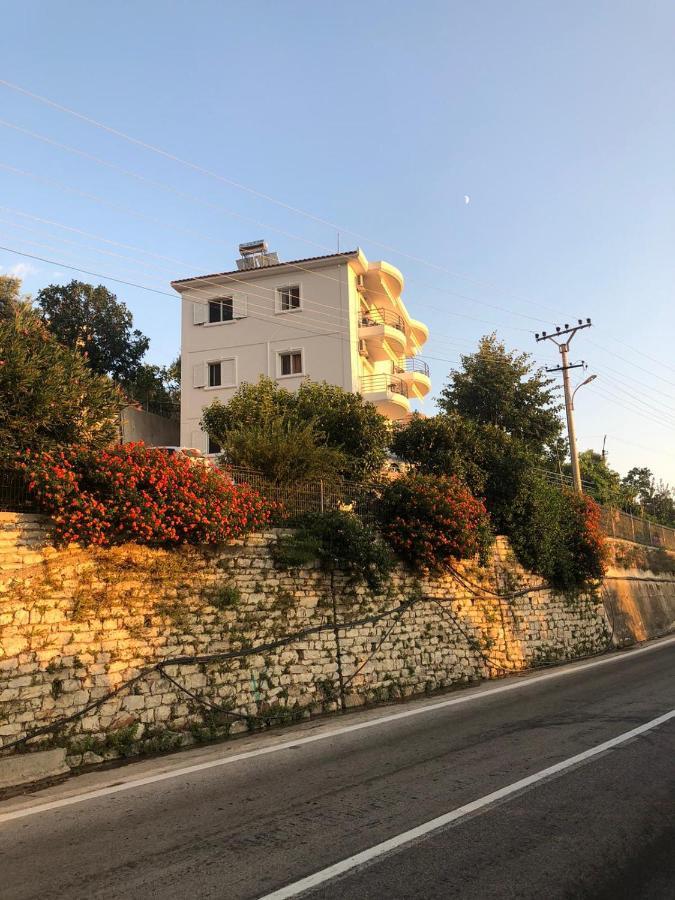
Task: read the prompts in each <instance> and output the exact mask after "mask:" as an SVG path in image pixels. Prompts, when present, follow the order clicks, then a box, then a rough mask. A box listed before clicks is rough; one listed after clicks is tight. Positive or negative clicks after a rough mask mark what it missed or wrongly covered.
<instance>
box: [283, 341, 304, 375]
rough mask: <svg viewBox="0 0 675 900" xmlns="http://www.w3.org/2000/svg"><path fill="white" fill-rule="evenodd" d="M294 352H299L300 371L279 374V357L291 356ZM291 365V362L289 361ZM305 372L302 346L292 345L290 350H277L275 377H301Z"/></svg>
mask: <svg viewBox="0 0 675 900" xmlns="http://www.w3.org/2000/svg"><path fill="white" fill-rule="evenodd" d="M294 353H299V354H300V366H301V368H300V371H299V372H290V373H289V374H288V375H282V374H281V357H282V356H292V355H293V354H294ZM291 365H292V363H291ZM305 374H306V372H305V351H304V350H303V349H302V347H294V348H293V349H291V350H277V378H302V377H304V375H305Z"/></svg>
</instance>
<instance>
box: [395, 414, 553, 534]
mask: <svg viewBox="0 0 675 900" xmlns="http://www.w3.org/2000/svg"><path fill="white" fill-rule="evenodd" d="M392 450H393V452H394V453H395V454H396V455H397V456H398V457H399V458H400V459H402V460H404V461H405V462H407V463H409V464H410V465H412V466H413V468H415V469H417V470H418V471H419V472H422V473H424V474H427V475H442V476H448V475H455V476H456V477H458V478H460V479H461V480H462V481H463V482H464V483H465V484H466V485H467V486H468V487H469V489H470V490H471V492H472V493H473V494H475V496H476V497H482V498H484V499H485V504H486V506H487V508H488V511H489V512H490V515H491V516H492V519H493V522H494V524H495V527H496V528H497V529H503V528H504V527H505V523H506V521H507V520H508V514H509V510H510V508H511V505H512V503H513V501H514V498H515V496H516V494H517V493H518V491H519V490H520V485H521V480H522V479H523V477H525V475H526V474H527V473H528V472H529V471H530V470H531V469H532V468H533V467H535V466H536V465H537V461H538V457H537V456H536V454H534V453H533V451H532V450H531V448H530V447H529V446H528V445H527V444H525V443H523V442H522V441H520V440H518V439H517V438H514V437H512V436H511V435H509V434H507V433H506V432H505V431H503V430H502V429H501V428H498V427H496V426H494V425H486V424H481V423H478V422H473V421H470V420H469V419H466V418H463V417H462V416H460V415H458V414H457V413H442V414H440V415H438V416H433V417H431V418H428V419H424V418H422V417H420V416H413V417H412V419H411V420H410V422H409V423H408V424H407V425H405V426H402V427H400V426H399V427H398V428H397V429H396V430H395V432H394V436H393V439H392Z"/></svg>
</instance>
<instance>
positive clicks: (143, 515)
mask: <svg viewBox="0 0 675 900" xmlns="http://www.w3.org/2000/svg"><path fill="white" fill-rule="evenodd" d="M21 465H22V468H23V469H24V471H25V472H26V475H27V477H28V481H29V488H30V490H31V491H32V492H33V493H34V494H35V496H36V497H37V498H38V500H39V502H40V505H41V506H42V508H43V509H44V510H45V511H46V512H48V513H50V514H51V516H52V518H53V521H54V524H55V531H56V537H57V538H58V539H59V540H60V541H62V542H65V543H68V542H71V541H76V542H78V543H81V544H84V545H90V544H94V545H98V546H109V545H111V544H119V543H124V542H126V541H134V542H136V543H142V544H153V545H173V544H217V543H221V542H223V541H227V540H230V539H231V538H236V537H239V536H241V535H242V534H244V533H245V532H247V531H251V530H253V529H257V528H261V527H264V526H265V525H266V524H267V523H268V522H269V520H270V514H271V504H270V503H269V502H268V501H267V500H265V499H264V498H263V497H261V495H260V494H258V493H257V491H255V490H253V488H251V487H249V486H248V485H234V484H233V483H232V481H231V480H230V479H229V478H228V476H227V475H226V474H224V473H223V472H221V471H219V470H217V469H214V468H211V467H208V466H206V465H201V464H197V463H195V462H194V461H191V460H190V459H189V458H188V457H186V456H179V455H169V454H166V453H164V452H163V451H161V450H157V449H154V448H152V447H146V446H145V445H143V444H125V445H123V446H121V447H115V448H113V449H110V450H99V451H96V450H90V449H87V448H66V449H63V450H54V451H44V452H40V453H27V454H26V456H25V457H24V459H23V461H22V463H21Z"/></svg>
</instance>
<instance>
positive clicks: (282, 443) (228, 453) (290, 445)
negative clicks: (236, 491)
mask: <svg viewBox="0 0 675 900" xmlns="http://www.w3.org/2000/svg"><path fill="white" fill-rule="evenodd" d="M223 453H224V458H225V459H226V460H227V462H228V463H229V464H231V465H233V466H243V467H244V468H246V469H254V470H255V471H256V472H260V473H261V474H262V475H264V476H265V478H266V479H268V480H269V481H271V482H272V483H273V484H275V485H282V484H297V483H298V482H303V481H311V480H313V479H323V480H324V481H336V480H338V479H339V477H340V471H341V470H342V468H343V467H344V465H345V456H344V454H343V453H341V452H340V451H339V450H335V449H334V448H333V447H326V446H324V445H322V444H321V438H320V435H318V434H317V432H316V428H315V427H314V425H313V424H312V423H311V422H304V423H298V422H294V421H292V420H289V419H288V418H282V417H278V418H274V419H271V420H270V421H269V422H267V424H266V425H264V426H263V425H249V426H246V427H240V428H233V429H231V430H230V431H228V432H227V433H226V434H225V437H224V438H223Z"/></svg>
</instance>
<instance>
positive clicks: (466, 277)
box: [0, 79, 558, 315]
mask: <svg viewBox="0 0 675 900" xmlns="http://www.w3.org/2000/svg"><path fill="white" fill-rule="evenodd" d="M0 85H4V86H5V87H6V88H8V89H10V90H13V91H17V92H19V93H21V94H24V95H25V96H27V97H30V98H31V99H33V100H36V101H37V102H39V103H43V104H45V105H47V106H51V107H52V108H54V109H57V110H59V111H60V112H63V113H66V114H68V115H71V116H74V117H75V118H77V119H79V120H81V121H83V122H86V123H87V124H89V125H92V126H94V127H96V128H99V129H102V130H103V131H105V132H107V133H109V134H113V135H115V136H116V137H118V138H121V139H122V140H125V141H128V142H130V143H132V144H135V145H136V146H138V147H141V148H142V149H144V150H147V151H149V152H152V153H156V154H158V155H160V156H162V157H164V158H165V159H169V160H171V161H172V162H175V163H177V164H180V165H183V166H186V167H187V168H189V169H192V170H193V171H195V172H198V173H200V174H202V175H205V176H207V177H209V178H213V179H215V180H216V181H219V182H221V183H224V184H227V185H228V186H230V187H234V188H236V189H237V190H241V191H245V192H246V193H249V194H251V195H253V196H256V197H259V198H260V199H262V200H266V201H267V202H269V203H272V204H274V205H276V206H280V207H282V208H283V209H286V210H288V211H289V212H292V213H295V214H296V215H300V216H303V217H305V218H307V219H310V220H312V221H314V222H316V223H318V224H321V225H324V226H326V227H328V228H331V229H332V230H333V231H336V232H338V233H343V234H350V235H351V236H352V237H355V238H357V239H359V240H364V241H367V242H368V243H371V244H374V245H375V246H379V247H382V248H383V249H385V250H388V251H389V252H391V253H396V254H398V255H399V256H402V257H404V258H406V259H410V260H412V261H413V262H417V263H420V264H421V265H425V266H428V267H430V268H432V269H435V270H437V271H440V272H443V273H444V274H446V275H451V276H452V277H453V278H460V279H462V280H465V281H468V282H470V283H473V284H477V285H482V286H486V287H489V288H491V289H493V290H497V291H498V292H500V293H502V294H504V295H505V296H510V297H512V298H514V299H517V300H520V301H522V302H525V303H528V304H530V305H535V306H536V307H537V308H538V309H542V308H544V309H549V311H551V312H554V313H555V314H556V315H558V312H557V311H556V310H552V309H551V308H550V307H546V306H544V304H542V303H541V302H539V301H535V300H532V299H530V298H526V297H520V296H518V295H517V294H514V293H512V292H505V291H504V290H503V289H502V288H501V287H500V286H499V285H496V284H494V283H492V282H488V281H481V280H479V279H475V278H472V277H471V276H469V275H465V274H463V273H461V272H454V271H452V270H451V269H448V268H447V267H446V266H442V265H440V264H438V263H434V262H431V261H429V260H426V259H423V258H422V257H418V256H414V255H413V254H410V253H406V252H405V251H403V250H400V249H398V248H396V247H394V246H392V245H390V244H386V243H383V242H382V241H378V240H375V239H373V238H370V237H368V236H367V235H364V234H362V233H360V232H357V231H354V230H352V229H349V228H346V227H344V226H342V225H337V224H336V223H335V222H331V221H329V220H328V219H324V218H322V217H321V216H317V215H315V214H314V213H311V212H309V211H307V210H304V209H301V208H300V207H296V206H293V205H291V204H289V203H286V202H285V201H283V200H279V199H278V198H276V197H273V196H272V195H270V194H266V193H264V192H263V191H259V190H257V189H255V188H251V187H249V186H248V185H244V184H242V183H240V182H238V181H235V180H234V179H232V178H227V177H226V176H224V175H220V174H219V173H217V172H214V171H212V170H211V169H207V168H206V167H204V166H201V165H199V164H197V163H194V162H191V161H190V160H186V159H183V158H182V157H180V156H177V155H176V154H174V153H171V152H169V151H168V150H164V149H163V148H162V147H158V146H156V145H154V144H150V143H148V142H146V141H143V140H141V139H139V138H136V137H133V136H132V135H129V134H127V133H126V132H123V131H121V130H119V129H117V128H113V127H112V126H110V125H106V124H105V123H104V122H100V121H99V120H97V119H94V118H92V117H91V116H86V115H84V114H83V113H79V112H77V110H74V109H72V108H70V107H68V106H65V105H63V104H61V103H57V102H56V101H54V100H51V99H49V98H48V97H44V96H42V95H40V94H36V93H34V92H33V91H29V90H28V89H27V88H23V87H21V86H20V85H17V84H14V83H13V82H10V81H7V80H5V79H0Z"/></svg>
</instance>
